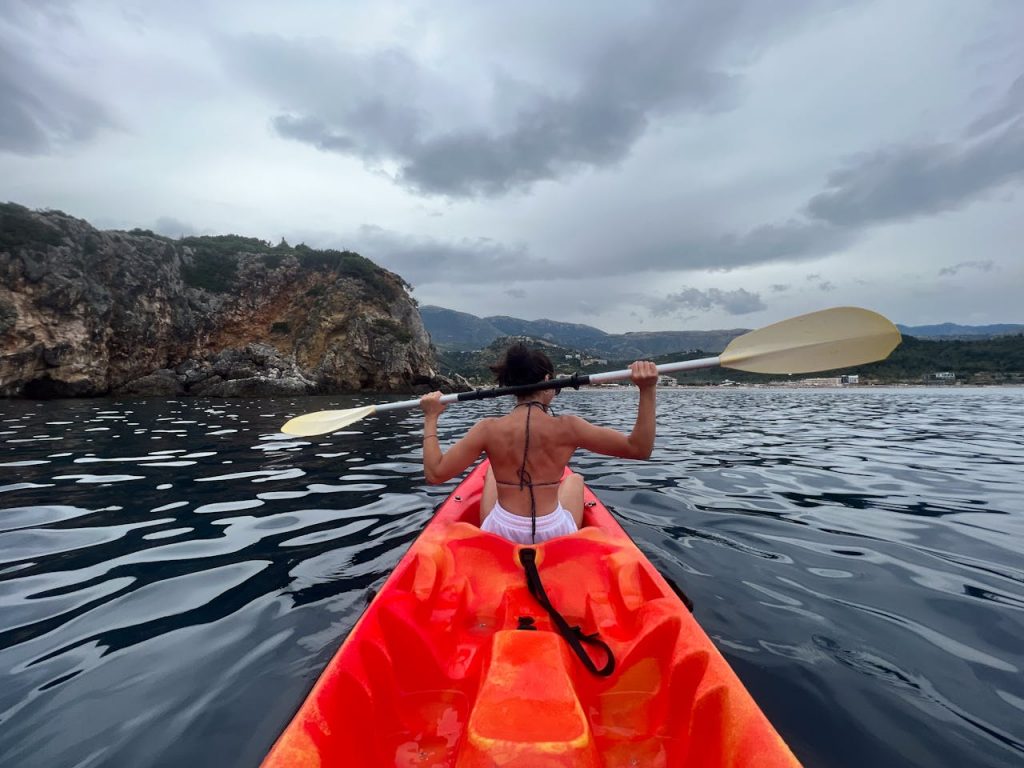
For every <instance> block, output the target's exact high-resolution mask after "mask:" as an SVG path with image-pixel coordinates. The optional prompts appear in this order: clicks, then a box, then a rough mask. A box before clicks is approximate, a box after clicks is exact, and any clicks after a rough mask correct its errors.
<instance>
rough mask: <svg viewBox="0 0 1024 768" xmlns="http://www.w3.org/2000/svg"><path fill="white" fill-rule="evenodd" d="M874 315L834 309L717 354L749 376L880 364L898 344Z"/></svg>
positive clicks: (745, 338)
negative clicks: (747, 372) (748, 373)
mask: <svg viewBox="0 0 1024 768" xmlns="http://www.w3.org/2000/svg"><path fill="white" fill-rule="evenodd" d="M900 341H901V337H900V332H899V331H898V330H897V329H896V326H895V325H893V324H892V323H890V322H889V321H888V320H886V319H885V318H884V317H882V316H881V315H880V314H878V313H877V312H872V311H870V310H867V309H860V308H858V307H836V308H834V309H823V310H821V311H820V312H811V313H810V314H807V315H800V316H799V317H794V318H791V319H789V320H783V321H782V322H780V323H775V324H774V325H768V326H765V327H764V328H760V329H758V330H756V331H751V332H750V333H746V334H744V335H742V336H739V337H737V338H735V339H733V340H732V342H731V343H730V344H729V346H727V347H726V348H725V351H724V352H723V353H722V354H721V355H720V356H719V360H720V364H721V366H722V367H723V368H732V369H735V370H737V371H750V372H752V373H780V374H785V373H812V372H814V371H831V370H834V369H837V368H848V367H849V366H851V365H863V364H864V363H873V362H875V361H876V360H884V359H885V358H887V357H888V356H889V353H890V352H892V351H893V350H894V349H896V347H897V345H898V344H899V343H900Z"/></svg>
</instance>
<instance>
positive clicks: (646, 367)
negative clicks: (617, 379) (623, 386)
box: [629, 360, 658, 389]
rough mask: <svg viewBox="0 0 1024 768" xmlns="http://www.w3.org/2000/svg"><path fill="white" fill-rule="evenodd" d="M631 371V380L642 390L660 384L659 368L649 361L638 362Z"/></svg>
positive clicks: (631, 367) (630, 367)
mask: <svg viewBox="0 0 1024 768" xmlns="http://www.w3.org/2000/svg"><path fill="white" fill-rule="evenodd" d="M629 370H630V373H631V376H630V378H631V379H632V380H633V383H634V384H636V385H637V386H638V387H640V389H649V388H651V387H653V386H655V385H656V384H657V383H658V367H657V366H656V365H655V364H654V363H652V362H650V361H649V360H637V361H636V362H635V363H633V364H631V365H630V366H629Z"/></svg>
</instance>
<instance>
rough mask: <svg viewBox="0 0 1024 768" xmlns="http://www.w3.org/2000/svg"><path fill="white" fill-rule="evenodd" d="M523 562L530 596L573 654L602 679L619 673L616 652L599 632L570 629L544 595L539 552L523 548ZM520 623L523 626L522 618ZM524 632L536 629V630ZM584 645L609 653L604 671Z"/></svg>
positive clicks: (520, 556) (571, 627)
mask: <svg viewBox="0 0 1024 768" xmlns="http://www.w3.org/2000/svg"><path fill="white" fill-rule="evenodd" d="M519 562H521V563H522V564H523V570H524V571H525V572H526V586H527V588H528V589H529V590H530V594H531V595H533V598H534V600H536V601H537V602H538V603H540V605H541V608H543V609H544V610H545V611H547V612H548V616H550V617H551V623H552V624H554V625H555V628H556V629H557V630H558V634H560V635H561V636H562V637H564V638H565V641H566V642H567V643H569V647H570V648H572V650H573V653H575V654H576V655H577V656H578V657H579V659H580V661H582V662H583V666H585V667H586V668H587V669H588V670H590V671H591V672H593V673H594V674H595V675H597V676H598V677H608V676H609V675H611V674H612V673H613V672H614V671H615V655H614V654H613V653H612V649H611V648H609V647H608V643H606V642H605V641H604V640H602V639H601V637H600V636H599V634H598V633H597V632H594V633H593V634H590V635H588V634H586V633H585V632H584V631H583V630H582V629H581V628H580V627H579V625H576V626H572V625H570V624H569V622H568V621H566V620H565V617H564V616H563V615H562V614H560V613H559V612H558V611H557V610H556V609H555V606H553V605H552V604H551V601H550V600H549V599H548V595H547V592H545V591H544V584H543V583H542V582H541V580H540V571H538V570H537V550H535V549H531V548H529V547H523V548H522V549H521V550H519ZM520 622H522V617H521V618H520ZM531 623H532V622H531ZM520 628H521V629H526V628H529V629H533V627H520ZM583 643H587V644H588V645H595V646H597V647H598V648H600V649H601V650H603V651H604V652H605V655H606V656H607V657H608V660H607V661H606V662H605V664H604V666H603V667H601V668H600V669H598V667H597V665H596V664H595V663H594V660H593V659H592V658H590V654H589V653H587V649H586V648H584V647H583Z"/></svg>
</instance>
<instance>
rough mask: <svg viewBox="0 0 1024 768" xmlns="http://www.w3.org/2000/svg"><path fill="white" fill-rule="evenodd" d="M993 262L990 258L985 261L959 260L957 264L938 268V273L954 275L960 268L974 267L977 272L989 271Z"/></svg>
mask: <svg viewBox="0 0 1024 768" xmlns="http://www.w3.org/2000/svg"><path fill="white" fill-rule="evenodd" d="M993 266H994V264H993V263H992V261H991V260H985V261H961V262H960V263H959V264H953V265H952V266H949V267H943V268H942V269H940V270H939V274H940V275H955V274H956V273H957V272H959V271H960V270H961V269H976V270H978V271H979V272H991V271H992V267H993Z"/></svg>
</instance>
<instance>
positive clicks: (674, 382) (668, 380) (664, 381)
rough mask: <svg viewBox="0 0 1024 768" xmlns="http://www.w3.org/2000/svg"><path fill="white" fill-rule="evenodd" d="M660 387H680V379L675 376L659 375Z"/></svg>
mask: <svg viewBox="0 0 1024 768" xmlns="http://www.w3.org/2000/svg"><path fill="white" fill-rule="evenodd" d="M658 386H659V387H678V386H679V380H678V379H676V377H675V376H659V377H658Z"/></svg>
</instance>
